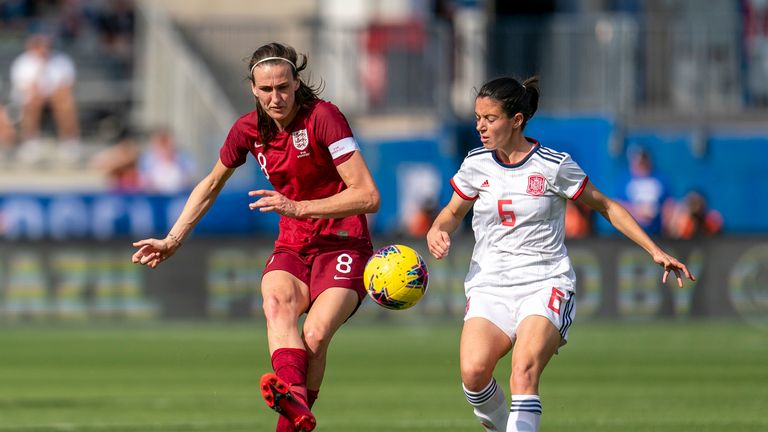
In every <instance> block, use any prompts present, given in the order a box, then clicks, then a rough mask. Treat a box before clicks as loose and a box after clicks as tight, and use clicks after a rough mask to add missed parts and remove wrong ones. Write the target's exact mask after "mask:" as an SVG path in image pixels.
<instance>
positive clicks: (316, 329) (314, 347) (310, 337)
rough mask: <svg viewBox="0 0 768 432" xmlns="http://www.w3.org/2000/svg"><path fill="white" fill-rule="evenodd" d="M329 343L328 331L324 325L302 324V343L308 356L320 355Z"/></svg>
mask: <svg viewBox="0 0 768 432" xmlns="http://www.w3.org/2000/svg"><path fill="white" fill-rule="evenodd" d="M330 343H331V335H330V332H329V331H328V330H327V328H325V327H324V326H317V325H305V326H304V344H305V345H306V346H307V349H308V351H309V355H310V356H317V355H322V354H323V353H324V352H325V350H326V349H327V348H328V345H329V344H330Z"/></svg>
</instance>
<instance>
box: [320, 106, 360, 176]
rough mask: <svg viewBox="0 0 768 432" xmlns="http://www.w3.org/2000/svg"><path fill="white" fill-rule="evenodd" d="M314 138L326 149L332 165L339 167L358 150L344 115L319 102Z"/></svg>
mask: <svg viewBox="0 0 768 432" xmlns="http://www.w3.org/2000/svg"><path fill="white" fill-rule="evenodd" d="M315 134H316V136H315V138H316V139H317V140H318V143H320V144H321V145H323V146H326V147H328V151H329V152H330V153H331V157H332V158H333V163H334V165H339V164H341V163H343V162H345V161H346V160H347V159H349V158H350V157H352V154H353V153H354V152H355V150H360V146H359V145H358V144H357V141H356V140H355V137H354V136H353V135H352V129H351V128H350V127H349V123H348V122H347V119H346V117H344V114H342V113H341V111H340V110H339V108H337V107H336V105H333V104H332V103H328V102H321V103H319V104H318V106H317V114H316V117H315Z"/></svg>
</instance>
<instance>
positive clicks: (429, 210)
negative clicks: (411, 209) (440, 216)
mask: <svg viewBox="0 0 768 432" xmlns="http://www.w3.org/2000/svg"><path fill="white" fill-rule="evenodd" d="M437 210H438V209H437V203H436V202H435V199H434V198H431V197H430V198H424V199H423V200H422V202H421V205H420V206H419V208H418V210H417V211H416V213H414V214H413V215H411V218H410V219H409V220H408V226H407V227H406V228H407V229H408V235H410V236H411V237H424V236H426V235H427V231H429V228H430V227H432V222H433V221H434V220H435V217H437Z"/></svg>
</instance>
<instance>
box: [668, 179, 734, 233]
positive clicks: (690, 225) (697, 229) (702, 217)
mask: <svg viewBox="0 0 768 432" xmlns="http://www.w3.org/2000/svg"><path fill="white" fill-rule="evenodd" d="M666 225H667V227H666V229H667V232H668V234H669V236H670V237H672V238H677V239H685V240H688V239H692V238H696V237H711V236H713V235H716V234H719V233H720V231H722V228H723V217H722V216H721V215H720V212H718V211H717V210H713V209H710V208H709V206H708V205H707V200H706V199H705V198H704V195H702V194H701V193H700V192H698V191H691V192H689V193H688V194H687V195H686V196H685V198H684V199H683V201H682V202H680V203H679V204H677V205H675V206H672V211H671V214H670V216H669V218H668V223H667V224H666Z"/></svg>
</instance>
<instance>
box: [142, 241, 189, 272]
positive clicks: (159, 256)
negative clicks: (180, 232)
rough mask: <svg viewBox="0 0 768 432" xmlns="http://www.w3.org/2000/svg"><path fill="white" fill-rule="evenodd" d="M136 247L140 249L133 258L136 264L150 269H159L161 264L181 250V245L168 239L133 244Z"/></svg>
mask: <svg viewBox="0 0 768 432" xmlns="http://www.w3.org/2000/svg"><path fill="white" fill-rule="evenodd" d="M133 246H134V247H137V248H139V250H137V251H136V253H134V254H133V256H132V257H131V261H132V262H133V263H134V264H141V265H145V266H147V267H149V268H155V267H157V266H158V265H159V264H160V263H161V262H163V261H165V260H167V259H168V258H170V257H171V256H172V255H173V254H174V253H175V252H176V249H178V248H179V244H178V243H176V242H174V241H173V240H171V239H169V238H166V239H163V240H158V239H153V238H150V239H145V240H140V241H137V242H135V243H133Z"/></svg>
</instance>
